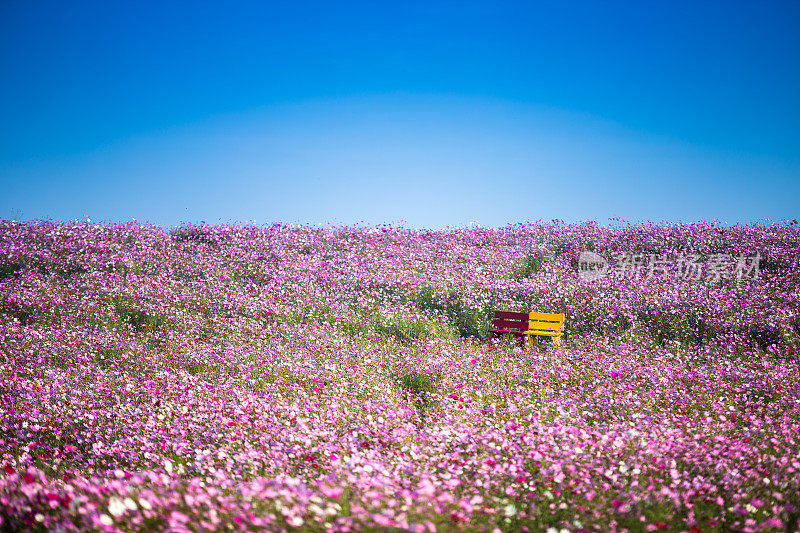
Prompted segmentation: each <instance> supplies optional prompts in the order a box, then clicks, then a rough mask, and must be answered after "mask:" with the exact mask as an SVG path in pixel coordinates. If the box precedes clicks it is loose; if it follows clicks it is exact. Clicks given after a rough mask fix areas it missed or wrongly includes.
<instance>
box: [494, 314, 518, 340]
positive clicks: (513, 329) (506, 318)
mask: <svg viewBox="0 0 800 533" xmlns="http://www.w3.org/2000/svg"><path fill="white" fill-rule="evenodd" d="M527 330H528V313H517V312H514V311H495V312H494V322H493V324H492V329H490V330H489V331H490V332H491V334H492V338H495V337H499V336H501V335H503V334H507V335H515V336H516V337H517V338H518V339H520V341H522V342H523V343H524V342H525V333H524V332H525V331H527Z"/></svg>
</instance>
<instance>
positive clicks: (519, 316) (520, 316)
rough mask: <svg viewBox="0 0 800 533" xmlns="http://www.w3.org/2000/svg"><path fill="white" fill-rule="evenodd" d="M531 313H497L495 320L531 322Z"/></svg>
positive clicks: (495, 313)
mask: <svg viewBox="0 0 800 533" xmlns="http://www.w3.org/2000/svg"><path fill="white" fill-rule="evenodd" d="M529 314H530V313H517V312H515V311H495V312H494V317H495V318H502V319H506V320H529V316H528V315H529Z"/></svg>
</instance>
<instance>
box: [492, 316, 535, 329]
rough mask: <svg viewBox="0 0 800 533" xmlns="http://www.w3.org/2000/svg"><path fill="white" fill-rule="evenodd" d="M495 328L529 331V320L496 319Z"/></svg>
mask: <svg viewBox="0 0 800 533" xmlns="http://www.w3.org/2000/svg"><path fill="white" fill-rule="evenodd" d="M494 327H495V328H497V329H528V321H527V320H503V319H500V318H496V319H495V320H494Z"/></svg>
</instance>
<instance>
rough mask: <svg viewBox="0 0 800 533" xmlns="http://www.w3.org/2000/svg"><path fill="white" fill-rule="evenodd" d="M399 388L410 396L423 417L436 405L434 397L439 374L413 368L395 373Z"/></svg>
mask: <svg viewBox="0 0 800 533" xmlns="http://www.w3.org/2000/svg"><path fill="white" fill-rule="evenodd" d="M393 378H394V380H395V382H396V383H397V386H398V387H400V390H402V391H405V392H406V393H407V394H409V395H410V396H411V398H412V399H413V401H414V403H415V404H416V406H417V409H418V410H419V413H420V418H422V419H423V420H424V419H425V415H426V414H427V413H428V411H429V410H430V409H431V408H432V407H434V406H435V405H437V403H438V402H437V401H436V400H435V398H434V393H435V392H436V387H437V384H438V382H439V380H440V378H439V376H435V375H432V374H429V373H426V372H418V371H415V370H412V371H409V372H403V373H397V374H395V375H394V376H393Z"/></svg>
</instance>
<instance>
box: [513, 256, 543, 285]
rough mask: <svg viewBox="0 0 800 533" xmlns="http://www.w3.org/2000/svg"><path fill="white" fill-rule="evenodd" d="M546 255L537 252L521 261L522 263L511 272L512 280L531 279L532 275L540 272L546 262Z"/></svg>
mask: <svg viewBox="0 0 800 533" xmlns="http://www.w3.org/2000/svg"><path fill="white" fill-rule="evenodd" d="M547 258H548V254H547V253H545V252H538V253H535V254H530V255H528V257H526V258H525V259H523V260H522V263H521V264H520V265H519V266H518V267H517V268H515V269H514V270H513V271H512V272H511V277H512V278H513V279H525V278H529V277H531V275H532V274H535V273H536V272H539V271H541V270H542V266H543V265H544V262H545V261H546V260H547Z"/></svg>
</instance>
